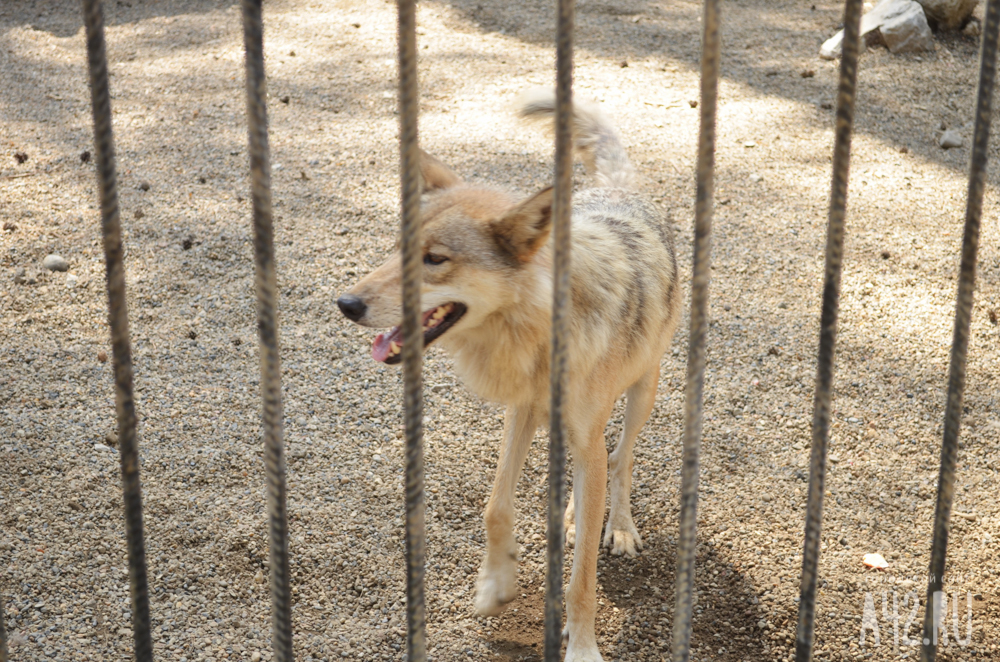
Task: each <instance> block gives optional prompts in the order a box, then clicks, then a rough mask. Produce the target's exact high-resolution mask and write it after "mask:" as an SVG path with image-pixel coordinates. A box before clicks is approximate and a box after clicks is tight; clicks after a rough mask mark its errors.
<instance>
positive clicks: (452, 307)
mask: <svg viewBox="0 0 1000 662" xmlns="http://www.w3.org/2000/svg"><path fill="white" fill-rule="evenodd" d="M466 310H467V308H466V307H465V304H462V303H446V304H444V305H443V306H438V307H437V308H431V309H430V310H428V311H427V312H425V313H424V316H423V325H424V347H427V346H428V345H430V344H431V343H432V342H434V341H435V340H437V338H439V337H440V336H441V334H442V333H444V332H445V331H447V330H448V329H450V328H451V327H452V326H453V325H454V324H455V322H457V321H458V320H460V319H461V318H462V315H464V314H465V311H466ZM402 349H403V331H402V329H400V328H399V327H398V326H394V327H392V328H391V329H389V331H388V332H386V333H380V334H378V336H376V337H375V342H373V343H372V358H373V359H375V360H376V361H382V362H383V363H389V364H393V363H399V362H400V361H402V360H403V357H402V356H401V355H400V352H401V351H402Z"/></svg>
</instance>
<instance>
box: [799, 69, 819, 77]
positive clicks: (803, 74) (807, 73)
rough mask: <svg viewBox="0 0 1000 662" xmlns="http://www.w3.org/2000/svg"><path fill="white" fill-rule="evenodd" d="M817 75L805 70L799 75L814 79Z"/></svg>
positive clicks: (810, 70)
mask: <svg viewBox="0 0 1000 662" xmlns="http://www.w3.org/2000/svg"><path fill="white" fill-rule="evenodd" d="M815 75H816V72H815V71H813V70H812V69H803V70H802V71H801V72H800V73H799V76H802V77H803V78H812V77H813V76H815Z"/></svg>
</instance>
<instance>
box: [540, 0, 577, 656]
mask: <svg viewBox="0 0 1000 662" xmlns="http://www.w3.org/2000/svg"><path fill="white" fill-rule="evenodd" d="M574 13H575V2H574V0H559V16H558V24H557V31H558V32H557V35H556V145H555V148H556V155H555V191H554V194H555V195H554V200H553V205H552V215H553V218H552V223H553V253H554V255H553V260H552V263H553V264H552V270H553V276H552V277H553V288H552V367H551V370H550V373H549V388H550V397H551V401H550V413H549V416H550V424H549V489H548V526H547V541H546V542H547V546H546V576H545V661H546V662H559V659H560V652H561V651H560V649H561V647H562V612H563V588H562V582H563V555H564V551H563V544H564V542H565V539H566V534H565V532H564V531H563V512H564V511H565V509H566V423H565V420H564V417H563V413H564V412H563V400H564V396H565V393H566V363H567V353H568V350H569V346H568V338H567V335H568V322H567V316H568V314H569V305H570V303H569V298H570V290H569V285H570V281H569V276H570V216H571V213H572V205H573V200H572V194H573V191H572V178H573V23H574Z"/></svg>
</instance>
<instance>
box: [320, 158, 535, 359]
mask: <svg viewBox="0 0 1000 662" xmlns="http://www.w3.org/2000/svg"><path fill="white" fill-rule="evenodd" d="M421 157H422V158H421V167H420V170H421V179H422V180H423V182H422V183H423V188H424V190H425V191H427V192H430V193H431V195H430V196H429V199H428V201H427V203H426V204H425V205H424V207H423V209H422V210H421V233H422V242H423V245H422V247H421V250H422V253H423V276H424V279H423V289H422V291H421V303H422V306H423V309H424V313H423V317H422V322H423V327H424V346H425V347H426V346H427V345H430V344H431V343H432V342H434V341H435V340H437V339H438V338H440V337H441V336H443V335H445V334H451V335H459V334H462V333H466V332H469V331H472V330H475V329H477V328H478V327H480V325H482V324H483V322H484V321H486V320H487V319H488V318H489V317H490V316H491V315H493V314H495V313H496V312H498V311H500V310H502V309H507V308H509V307H511V306H516V305H518V303H519V301H518V299H519V297H520V296H521V295H522V290H521V288H519V287H517V286H516V282H517V281H518V280H520V278H519V275H520V274H522V273H523V272H524V271H525V269H526V268H528V266H529V265H531V264H532V262H533V261H534V258H535V257H536V254H537V253H538V251H539V249H541V247H542V246H543V245H545V243H546V241H547V239H548V236H549V230H550V228H551V217H552V189H551V188H547V189H545V190H543V191H541V192H539V193H537V194H535V195H533V196H531V197H530V198H528V199H526V200H521V201H518V200H516V199H514V198H512V197H511V196H510V195H509V194H507V193H503V192H501V191H497V190H495V189H490V188H485V187H475V186H469V185H467V184H465V183H463V182H462V180H461V179H460V178H459V177H458V176H457V175H456V174H455V173H454V172H452V171H451V169H449V168H448V167H447V166H445V165H444V164H443V163H441V162H440V161H439V160H437V159H436V158H434V157H432V156H430V155H428V154H426V153H422V154H421ZM401 269H402V259H401V255H400V252H399V251H397V252H396V253H395V254H394V255H393V256H392V257H390V258H389V260H388V261H386V262H385V264H383V265H382V266H380V267H379V268H378V269H376V270H375V271H373V272H372V273H370V274H369V275H368V276H366V277H364V278H363V279H361V282H359V283H358V284H357V285H355V286H354V287H352V288H351V289H350V290H348V291H347V292H346V293H345V294H344V295H342V296H341V297H340V298H339V299H337V305H338V306H339V307H340V310H341V312H343V313H344V315H345V316H346V317H347V318H348V319H350V320H352V321H354V322H357V323H358V324H360V325H362V326H367V327H375V328H386V327H391V328H390V330H389V331H387V332H384V333H380V334H379V335H378V336H377V337H376V338H375V342H374V343H373V344H372V358H374V359H375V360H376V361H383V362H385V363H398V362H399V361H400V348H401V346H402V342H403V339H402V332H401V331H400V328H399V326H398V325H399V324H400V322H401V318H402V314H403V313H402V303H401V278H402V271H401Z"/></svg>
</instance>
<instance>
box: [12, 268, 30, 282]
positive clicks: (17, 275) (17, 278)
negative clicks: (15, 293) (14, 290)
mask: <svg viewBox="0 0 1000 662" xmlns="http://www.w3.org/2000/svg"><path fill="white" fill-rule="evenodd" d="M26 273H27V271H25V269H24V267H18V268H17V269H16V270H15V271H14V283H15V284H16V285H24V283H26V282H27V280H28V279H27V277H26V276H25V274H26Z"/></svg>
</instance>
